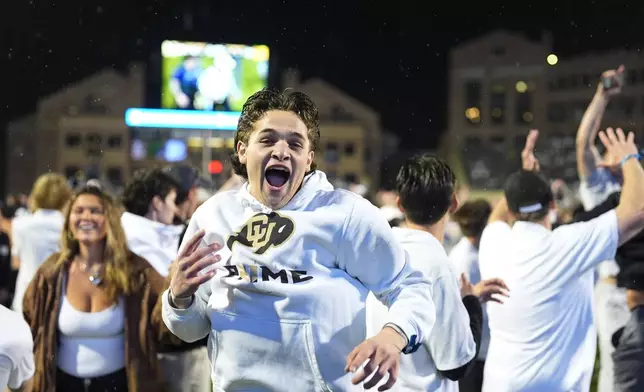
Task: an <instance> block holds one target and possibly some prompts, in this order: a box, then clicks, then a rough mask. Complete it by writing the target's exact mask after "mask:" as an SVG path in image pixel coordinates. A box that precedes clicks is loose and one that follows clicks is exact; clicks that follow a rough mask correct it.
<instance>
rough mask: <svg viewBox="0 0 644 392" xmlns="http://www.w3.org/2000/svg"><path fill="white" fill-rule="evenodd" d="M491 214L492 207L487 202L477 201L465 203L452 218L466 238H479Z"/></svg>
mask: <svg viewBox="0 0 644 392" xmlns="http://www.w3.org/2000/svg"><path fill="white" fill-rule="evenodd" d="M491 213H492V206H491V205H490V203H488V202H487V200H485V199H476V200H470V201H467V202H465V203H464V204H463V205H462V206H460V207H459V209H458V210H456V212H455V213H454V214H452V217H451V218H452V219H453V220H454V222H456V223H457V224H458V226H459V227H460V228H461V233H463V235H464V236H465V237H474V238H479V237H480V236H481V234H482V233H483V229H485V226H487V220H488V218H489V217H490V214H491Z"/></svg>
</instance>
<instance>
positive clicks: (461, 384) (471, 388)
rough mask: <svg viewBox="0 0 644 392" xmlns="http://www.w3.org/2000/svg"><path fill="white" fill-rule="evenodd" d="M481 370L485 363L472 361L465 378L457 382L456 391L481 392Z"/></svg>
mask: <svg viewBox="0 0 644 392" xmlns="http://www.w3.org/2000/svg"><path fill="white" fill-rule="evenodd" d="M483 368H485V361H479V360H478V359H477V360H476V361H474V364H473V366H472V368H471V369H470V371H469V372H468V373H467V374H466V375H465V377H463V378H461V379H460V380H458V390H459V391H460V392H481V388H482V387H483Z"/></svg>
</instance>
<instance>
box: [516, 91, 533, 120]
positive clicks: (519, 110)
mask: <svg viewBox="0 0 644 392" xmlns="http://www.w3.org/2000/svg"><path fill="white" fill-rule="evenodd" d="M524 84H525V83H524ZM522 87H523V86H522ZM515 108H516V113H515V120H516V123H517V124H530V123H531V122H532V120H534V115H533V110H532V92H531V91H528V86H527V84H525V90H523V92H520V91H519V88H517V93H516V103H515Z"/></svg>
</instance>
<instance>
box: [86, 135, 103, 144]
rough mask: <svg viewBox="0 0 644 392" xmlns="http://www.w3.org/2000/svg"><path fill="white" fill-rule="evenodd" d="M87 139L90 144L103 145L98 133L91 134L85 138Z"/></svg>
mask: <svg viewBox="0 0 644 392" xmlns="http://www.w3.org/2000/svg"><path fill="white" fill-rule="evenodd" d="M85 139H86V140H87V143H88V144H94V145H99V146H100V145H101V135H99V134H98V133H90V134H88V135H87V136H86V137H85Z"/></svg>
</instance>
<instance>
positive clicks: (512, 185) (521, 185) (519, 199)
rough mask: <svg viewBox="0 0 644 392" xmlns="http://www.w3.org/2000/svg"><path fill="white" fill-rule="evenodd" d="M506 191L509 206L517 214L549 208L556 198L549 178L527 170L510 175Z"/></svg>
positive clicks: (506, 183)
mask: <svg viewBox="0 0 644 392" xmlns="http://www.w3.org/2000/svg"><path fill="white" fill-rule="evenodd" d="M504 193H505V199H506V200H507V202H508V208H509V209H510V211H512V212H513V213H515V214H529V213H533V212H539V211H544V210H548V209H549V208H550V203H552V201H553V200H554V197H553V195H552V190H551V189H550V183H549V182H548V180H546V178H545V177H543V176H542V175H541V174H539V173H536V172H532V171H525V170H520V171H518V172H516V173H514V174H512V175H510V177H508V179H507V181H506V182H505V187H504Z"/></svg>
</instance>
